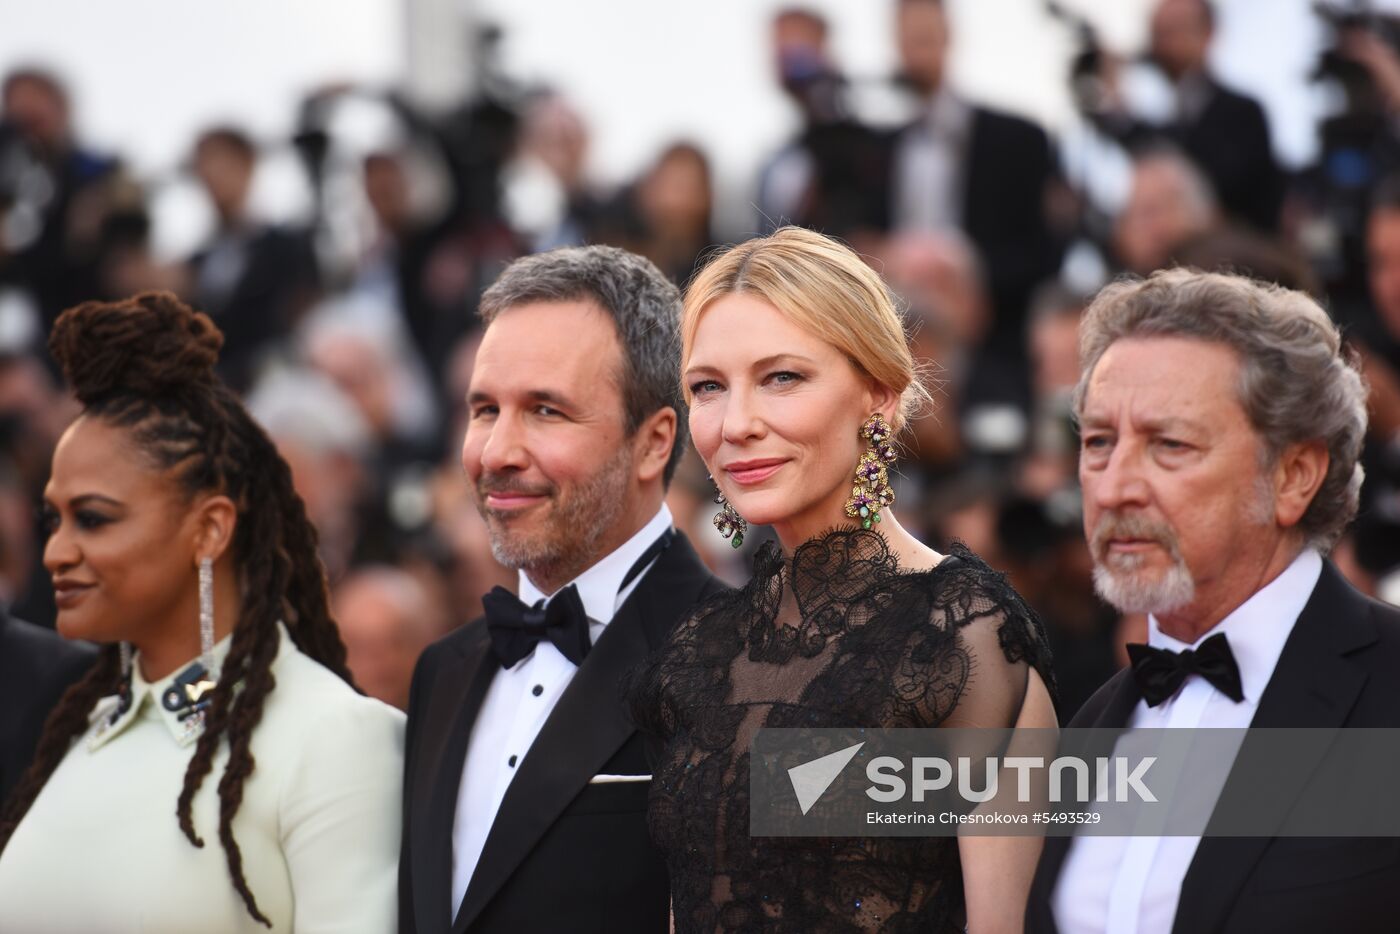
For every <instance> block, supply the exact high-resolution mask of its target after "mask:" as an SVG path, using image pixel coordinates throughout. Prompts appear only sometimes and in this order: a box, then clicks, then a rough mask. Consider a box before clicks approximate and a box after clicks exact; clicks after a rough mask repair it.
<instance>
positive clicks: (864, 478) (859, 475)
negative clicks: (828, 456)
mask: <svg viewBox="0 0 1400 934" xmlns="http://www.w3.org/2000/svg"><path fill="white" fill-rule="evenodd" d="M860 436H861V437H862V438H864V439H865V441H866V448H865V452H864V453H862V454H861V455H860V461H859V462H857V464H856V479H855V485H854V486H853V487H851V498H850V499H848V500H846V515H848V516H850V517H851V518H852V519H859V520H860V527H861V528H863V529H869V528H873V527H874V525H875V523H877V522H879V521H880V510H881V509H887V508H889V507H890V506H893V505H894V490H893V489H892V488H891V487H890V475H889V468H890V467H891V466H893V465H894V462H895V453H894V445H892V444H891V443H890V437H891V431H890V426H889V424H888V423H887V422H886V421H885V419H884V417H883V416H882V415H880V413H879V412H876V413H875V414H874V415H872V416H870V417H869V418H868V419H866V420H865V424H863V425H861V428H860Z"/></svg>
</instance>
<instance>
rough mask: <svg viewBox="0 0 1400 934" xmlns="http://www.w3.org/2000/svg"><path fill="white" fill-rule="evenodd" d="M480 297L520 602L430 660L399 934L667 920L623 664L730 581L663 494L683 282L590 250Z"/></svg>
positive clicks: (408, 806)
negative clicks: (709, 566) (710, 564)
mask: <svg viewBox="0 0 1400 934" xmlns="http://www.w3.org/2000/svg"><path fill="white" fill-rule="evenodd" d="M481 315H482V318H483V320H484V321H485V322H486V332H485V334H484V335H483V337H482V341H481V347H480V349H479V351H478V352H477V358H476V367H475V370H474V372H473V374H472V380H471V388H470V390H469V393H468V398H467V402H468V406H469V408H470V421H469V424H468V428H467V435H466V440H465V443H464V445H463V451H462V462H463V466H464V467H465V468H466V473H467V479H468V481H469V483H470V484H471V487H472V490H473V493H474V494H475V497H476V500H477V505H478V508H479V509H480V510H481V514H482V516H483V517H484V518H485V520H486V523H487V527H488V531H489V533H490V536H491V544H492V550H493V551H494V553H495V555H496V557H497V559H498V560H500V561H501V562H502V563H503V564H505V565H507V566H508V567H513V568H518V569H519V571H520V599H517V598H516V597H515V596H514V595H512V594H510V593H509V592H507V591H505V590H503V589H501V588H497V589H496V590H493V591H492V592H491V593H490V594H488V595H487V597H486V598H485V600H484V603H485V605H486V611H487V612H486V618H485V619H482V620H477V621H476V622H473V623H471V624H469V625H467V626H465V627H463V628H462V629H461V630H459V631H457V632H455V633H453V634H452V635H450V636H448V637H447V638H445V639H443V640H441V641H440V642H438V643H436V644H434V645H433V646H430V647H429V648H428V650H427V651H426V652H424V654H423V657H422V659H421V660H420V661H419V663H418V668H417V671H416V672H415V674H414V678H413V687H412V692H411V696H410V699H409V711H408V717H409V719H408V738H407V749H406V758H407V764H406V773H405V780H404V845H403V855H402V861H401V864H400V881H399V902H400V930H401V931H403V932H405V934H412V932H419V934H438V932H447V931H452V932H454V934H463V932H468V931H470V932H497V931H499V932H503V934H505V932H509V934H517V932H534V931H540V932H543V931H549V932H578V934H585V932H589V934H605V932H615V931H627V932H637V934H648V932H658V934H664V932H665V931H666V930H667V926H668V912H669V904H670V892H669V883H668V879H667V873H666V869H665V864H664V862H663V858H662V855H661V853H660V852H659V851H657V850H656V849H655V848H654V847H653V845H652V843H651V841H650V839H649V837H648V833H647V827H646V820H645V814H646V803H647V793H648V788H649V780H650V773H651V769H650V767H649V766H648V763H647V759H646V754H645V746H644V743H643V739H642V737H641V736H640V735H639V734H638V733H637V732H636V731H635V730H634V728H633V726H632V724H631V722H630V721H629V720H628V718H627V716H626V715H625V714H624V711H623V707H622V697H621V687H620V679H621V678H622V677H623V675H624V674H625V673H626V672H628V671H629V669H631V668H633V667H634V666H636V665H638V664H639V663H640V662H641V661H642V660H643V659H644V658H645V657H646V656H647V655H648V654H649V653H650V652H651V650H653V649H655V648H657V647H659V646H660V645H661V644H662V643H663V642H664V641H665V639H666V637H667V636H668V634H669V633H670V630H671V629H672V627H673V626H674V625H675V624H676V623H677V622H679V620H680V618H681V617H682V616H683V614H684V613H685V612H686V611H687V610H688V609H690V607H691V606H692V605H693V604H694V603H695V602H696V601H697V600H698V599H700V598H702V597H704V596H706V595H708V594H709V593H710V592H712V591H714V590H715V589H717V588H718V587H719V584H718V582H717V581H716V580H715V579H714V578H713V577H712V576H711V575H710V573H709V572H708V571H707V570H706V569H705V567H704V565H703V564H701V562H700V560H699V558H698V557H697V556H696V554H695V552H694V550H693V549H692V548H691V546H690V543H689V542H688V541H687V540H686V538H685V536H684V535H682V534H680V533H678V532H676V531H675V530H674V529H673V528H672V526H671V514H670V512H669V511H668V510H667V509H666V506H665V504H664V501H663V499H664V495H665V490H666V486H667V484H668V483H669V481H670V479H671V475H672V473H673V471H674V470H675V467H676V464H677V461H678V460H679V457H680V454H681V452H682V449H683V447H684V443H685V411H686V407H685V403H684V400H683V398H682V397H681V394H680V379H679V373H680V337H679V326H680V295H679V293H678V292H677V291H676V288H675V286H673V285H672V284H671V283H670V282H668V281H667V280H666V278H665V277H664V276H663V275H662V274H661V272H660V271H659V270H657V269H656V267H655V266H654V265H652V264H651V263H650V262H648V261H647V260H645V259H643V258H641V257H639V256H635V255H633V254H631V253H628V252H626V251H624V250H620V249H616V248H613V247H582V248H575V249H566V250H556V251H554V252H551V253H543V254H538V255H536V256H531V257H527V258H525V259H522V260H519V261H517V262H516V263H514V264H513V265H511V266H510V267H509V268H508V269H507V270H506V271H505V272H504V273H503V274H502V275H501V278H500V279H499V280H498V281H497V282H496V283H495V285H493V286H492V287H491V288H490V289H489V290H488V291H487V292H486V294H485V295H484V296H483V298H482V301H481Z"/></svg>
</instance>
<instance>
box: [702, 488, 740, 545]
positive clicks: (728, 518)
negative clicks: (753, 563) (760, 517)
mask: <svg viewBox="0 0 1400 934" xmlns="http://www.w3.org/2000/svg"><path fill="white" fill-rule="evenodd" d="M710 482H711V483H714V482H715V478H714V477H713V476H712V477H710ZM715 504H716V505H718V506H721V507H722V508H721V509H720V511H719V512H717V513H715V528H717V529H719V534H720V535H721V536H723V537H724V538H727V539H729V545H730V547H732V548H738V547H739V546H740V545H742V544H744V533H745V532H747V531H748V530H749V524H748V522H747V521H745V520H744V517H743V516H741V515H739V513H737V512H736V511H735V510H734V507H733V506H732V505H730V503H729V500H727V499H725V498H724V494H723V493H721V492H720V491H719V484H718V483H715Z"/></svg>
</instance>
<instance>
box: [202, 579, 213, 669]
mask: <svg viewBox="0 0 1400 934" xmlns="http://www.w3.org/2000/svg"><path fill="white" fill-rule="evenodd" d="M199 662H200V664H201V665H203V666H204V671H205V672H206V674H207V676H208V677H210V678H212V677H213V674H214V561H213V559H212V558H201V559H200V560H199Z"/></svg>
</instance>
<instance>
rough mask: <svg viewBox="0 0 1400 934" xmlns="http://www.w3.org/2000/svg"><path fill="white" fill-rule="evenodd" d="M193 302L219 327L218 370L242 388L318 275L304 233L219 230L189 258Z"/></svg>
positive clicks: (312, 291)
mask: <svg viewBox="0 0 1400 934" xmlns="http://www.w3.org/2000/svg"><path fill="white" fill-rule="evenodd" d="M190 270H191V273H192V274H193V277H194V295H193V299H194V304H195V306H196V307H198V308H199V309H200V310H201V311H204V312H207V313H208V315H209V317H211V318H213V319H214V323H215V324H217V325H218V326H219V329H220V330H222V331H223V332H224V345H223V349H222V351H221V352H220V353H219V373H220V375H222V376H223V377H224V379H225V380H227V381H228V382H229V383H230V384H231V385H232V386H234V387H235V388H237V389H240V390H246V389H247V388H248V386H249V384H250V383H251V381H252V378H253V376H254V371H255V369H256V366H257V363H258V360H259V357H260V356H261V355H262V354H263V353H264V352H265V351H266V350H267V349H268V347H269V345H270V344H272V343H273V342H275V341H277V340H279V339H281V338H283V337H285V336H286V335H287V334H288V333H289V332H290V331H291V329H292V326H293V324H295V321H296V317H297V316H298V315H299V314H300V313H301V312H302V311H303V310H304V309H305V307H306V306H307V305H308V304H309V303H310V301H311V300H312V299H313V298H314V296H315V293H316V290H317V289H318V288H319V283H320V277H319V272H318V270H317V264H316V252H315V249H314V247H313V245H312V242H311V238H310V236H309V235H308V234H306V233H305V232H303V231H299V230H292V229H287V228H282V227H272V226H267V227H253V228H250V229H247V230H244V231H239V232H226V233H223V234H221V235H220V236H219V237H218V238H217V239H216V240H215V242H214V243H213V244H212V245H211V246H210V247H209V248H207V249H204V250H201V251H200V252H198V253H196V254H195V255H194V256H193V257H192V258H191V259H190Z"/></svg>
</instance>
